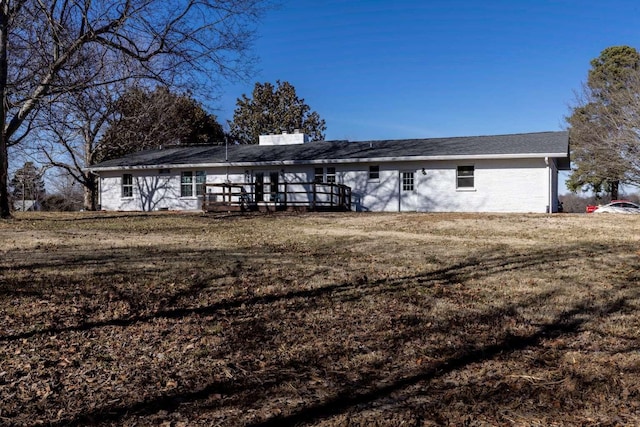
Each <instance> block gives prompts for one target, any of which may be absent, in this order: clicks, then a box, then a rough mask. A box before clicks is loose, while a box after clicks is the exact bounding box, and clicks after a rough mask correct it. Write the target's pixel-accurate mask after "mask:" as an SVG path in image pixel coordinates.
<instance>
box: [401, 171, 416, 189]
mask: <svg viewBox="0 0 640 427" xmlns="http://www.w3.org/2000/svg"><path fill="white" fill-rule="evenodd" d="M413 189H414V186H413V172H402V191H413Z"/></svg>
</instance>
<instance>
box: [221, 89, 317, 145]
mask: <svg viewBox="0 0 640 427" xmlns="http://www.w3.org/2000/svg"><path fill="white" fill-rule="evenodd" d="M252 96H253V98H249V97H247V96H246V95H244V94H243V95H242V97H241V98H239V99H238V100H237V102H236V109H235V111H234V113H233V121H232V122H229V126H230V128H231V136H232V138H233V139H234V140H235V141H236V142H239V143H241V144H257V143H258V139H259V136H260V135H267V134H278V133H282V132H290V133H293V132H294V131H295V130H300V131H301V132H304V133H305V134H307V135H309V137H310V139H311V140H312V141H320V140H323V139H324V131H325V130H326V129H327V126H326V124H325V121H324V119H321V118H320V115H319V114H318V113H317V112H315V111H311V107H309V106H308V105H307V104H306V103H305V102H304V99H301V98H298V95H297V94H296V90H295V88H294V87H293V85H291V83H288V82H280V81H279V80H278V81H277V82H276V86H273V85H272V84H271V83H264V84H262V83H256V85H255V87H254V89H253V94H252Z"/></svg>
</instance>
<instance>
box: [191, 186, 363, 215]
mask: <svg viewBox="0 0 640 427" xmlns="http://www.w3.org/2000/svg"><path fill="white" fill-rule="evenodd" d="M256 190H257V191H256ZM202 210H203V211H204V212H252V211H260V212H277V211H350V210H351V188H350V187H348V186H346V185H342V184H336V183H326V182H322V183H321V182H295V183H286V182H283V183H278V184H275V185H274V186H272V185H270V184H265V185H260V186H258V185H256V184H255V183H229V184H226V183H224V184H205V195H204V198H203V201H202Z"/></svg>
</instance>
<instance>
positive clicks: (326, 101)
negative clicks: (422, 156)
mask: <svg viewBox="0 0 640 427" xmlns="http://www.w3.org/2000/svg"><path fill="white" fill-rule="evenodd" d="M621 44H628V45H631V46H634V47H636V48H640V2H637V1H617V0H610V1H608V2H605V1H592V0H557V1H551V0H521V1H516V0H477V1H472V0H436V1H428V0H424V1H410V0H395V1H391V0H384V1H378V0H368V1H337V0H334V1H319V0H315V1H312V0H295V1H294V0H281V5H280V7H279V8H277V9H275V10H272V11H270V12H268V13H267V15H266V16H265V17H264V19H263V21H262V22H261V24H260V25H259V27H258V40H257V43H256V45H255V52H256V53H257V54H258V56H259V57H260V62H259V64H258V68H259V72H258V74H257V75H256V77H255V79H254V80H253V81H252V82H248V83H246V84H241V85H228V86H226V87H224V88H223V89H224V93H223V96H222V98H221V99H220V101H219V105H218V106H219V108H220V110H218V111H217V112H216V113H217V114H218V116H219V119H220V121H223V122H226V120H227V119H231V118H232V116H233V109H234V107H235V102H236V99H237V98H238V97H240V96H241V95H242V94H243V93H246V94H247V95H250V94H251V91H252V89H253V85H254V83H255V82H256V81H260V82H267V81H268V82H272V83H275V81H276V80H278V79H279V80H282V81H288V82H290V83H291V84H293V86H294V87H295V88H296V92H297V94H298V96H299V97H301V98H304V99H305V101H306V102H307V104H309V105H310V107H311V109H312V110H315V111H317V112H318V113H319V114H320V115H321V117H323V118H324V119H325V120H326V122H327V131H326V137H327V139H349V140H354V141H357V140H370V139H401V138H423V137H424V138H426V137H439V136H461V135H486V134H502V133H517V132H536V131H547V130H560V129H562V128H563V127H564V121H563V117H564V116H565V115H566V114H567V112H568V105H569V104H570V103H571V102H573V100H574V91H575V90H577V89H579V88H580V84H581V82H582V81H584V80H585V78H586V74H587V71H588V69H589V61H590V60H591V59H593V58H595V57H597V56H598V55H599V54H600V52H601V51H602V50H603V49H604V48H606V47H608V46H613V45H621Z"/></svg>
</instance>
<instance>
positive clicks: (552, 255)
mask: <svg viewBox="0 0 640 427" xmlns="http://www.w3.org/2000/svg"><path fill="white" fill-rule="evenodd" d="M597 249H598V250H599V251H600V252H602V249H603V248H601V247H599V248H597ZM627 249H628V248H621V247H616V248H609V250H610V251H611V252H617V251H621V250H627ZM592 250H594V248H591V247H584V246H577V245H576V246H572V247H564V248H558V249H557V250H554V251H537V252H530V253H528V254H521V255H516V256H513V257H505V256H503V255H502V254H497V253H490V252H487V253H484V254H476V255H475V256H472V257H469V258H467V259H466V260H464V261H462V262H460V263H456V264H453V265H451V266H448V267H445V268H442V269H438V270H435V271H431V272H428V273H423V274H416V275H413V276H406V277H401V278H398V279H381V280H376V281H368V282H345V283H339V284H332V285H326V286H322V287H318V288H312V289H303V290H296V291H290V292H284V293H275V294H270V295H264V296H254V297H243V298H235V299H232V300H228V301H220V302H219V303H216V304H210V305H208V306H206V307H184V308H171V309H166V310H158V311H156V312H154V313H151V314H148V315H144V316H131V317H127V318H123V319H110V320H107V321H103V322H85V323H82V324H79V325H76V326H72V327H67V328H58V329H56V328H52V329H49V330H42V331H31V332H28V333H25V334H18V335H14V336H5V337H3V338H0V341H9V340H17V339H24V338H28V337H30V336H33V335H35V334H46V333H60V332H66V331H85V330H89V329H93V328H99V327H103V326H121V327H126V326H129V325H132V324H134V323H137V322H148V321H152V320H153V319H156V318H183V317H187V316H190V315H194V314H196V315H200V314H202V315H207V316H216V315H219V314H220V313H221V312H224V315H227V316H228V315H234V314H236V313H240V312H242V313H247V312H251V311H252V310H254V309H255V308H256V307H257V306H262V305H264V306H269V305H270V304H274V303H278V302H282V301H288V302H290V304H289V303H288V304H287V309H288V310H290V311H296V310H304V309H305V307H306V304H307V301H308V300H314V299H317V298H328V299H330V300H331V301H333V302H338V301H353V300H354V299H358V298H362V297H364V296H366V295H371V294H393V293H395V292H397V291H398V289H399V288H402V287H410V286H426V287H429V286H434V285H442V286H446V285H452V284H457V283H464V282H465V281H466V280H469V279H471V278H473V279H479V278H482V277H487V276H491V275H495V274H500V273H502V272H508V271H514V270H518V269H525V268H531V267H537V268H539V269H540V270H544V269H549V270H553V269H555V268H557V267H556V266H553V265H551V264H552V263H553V262H558V261H562V260H570V259H571V258H572V257H579V256H585V254H586V253H588V252H589V251H592ZM480 266H481V267H480ZM552 296H553V292H548V293H542V294H539V295H537V296H536V297H534V298H531V299H524V300H519V301H518V300H517V301H513V302H511V303H508V304H504V305H502V306H500V307H498V308H496V309H495V310H493V311H491V310H490V311H487V312H485V313H482V314H480V316H479V319H478V321H480V322H487V323H491V322H498V323H500V322H503V321H504V316H505V314H513V313H514V312H515V311H517V309H518V308H525V307H534V306H536V304H542V303H543V302H544V301H543V300H546V299H549V298H551V297H552ZM608 299H609V298H607V296H606V295H600V296H598V298H596V299H595V302H598V301H600V300H602V301H605V302H604V303H601V304H600V305H598V304H594V299H593V297H591V298H589V299H585V300H583V301H581V302H578V303H576V304H574V306H573V308H572V309H570V310H566V311H564V312H562V313H560V314H559V315H558V316H557V317H556V318H555V319H554V320H552V321H550V322H547V323H544V324H540V325H536V326H535V328H536V330H535V332H533V333H529V334H522V335H506V336H496V337H495V340H494V341H493V343H484V345H483V344H477V345H472V346H467V347H465V348H463V349H460V350H458V351H457V352H455V353H454V354H451V355H449V356H448V357H447V358H446V359H445V360H442V361H439V362H435V363H431V364H425V365H424V368H423V369H421V370H419V371H417V372H411V373H409V374H406V373H404V374H403V373H402V372H395V373H392V377H389V378H380V377H379V376H373V377H367V376H364V377H363V378H361V379H360V380H359V381H356V382H352V383H346V382H345V383H342V384H341V385H340V387H339V389H338V391H337V392H336V393H335V394H334V395H332V396H330V397H329V398H327V399H325V400H323V401H321V402H315V403H312V404H307V405H305V406H304V407H302V408H301V409H298V410H293V411H292V412H290V413H288V414H286V415H284V416H276V417H273V418H270V419H267V420H263V421H259V422H255V423H253V424H251V425H252V426H254V427H258V426H272V425H273V426H276V425H278V426H280V425H284V426H287V425H298V424H305V423H313V422H315V421H319V420H322V419H326V418H329V417H332V416H335V415H338V414H343V413H345V412H347V411H349V410H351V409H353V408H356V407H359V406H361V405H369V404H371V403H372V402H375V401H379V400H381V399H387V398H393V397H392V396H393V395H394V394H396V393H399V392H402V391H403V390H406V389H408V388H410V387H412V386H415V385H417V384H424V383H429V382H430V381H433V380H435V379H438V378H441V377H443V376H445V375H447V374H449V373H451V372H454V371H457V370H461V369H463V368H465V367H467V366H469V365H470V364H473V363H477V362H482V361H487V360H491V359H493V358H495V357H497V356H498V355H505V354H511V353H515V352H519V351H522V350H524V349H527V348H531V347H536V346H539V345H540V344H541V342H542V341H543V340H546V339H550V338H554V337H560V336H572V335H574V334H576V333H578V332H579V331H580V330H581V327H582V326H583V325H584V324H585V323H586V322H588V321H590V320H591V319H592V318H593V317H594V316H596V315H599V316H608V315H611V314H613V313H617V312H620V311H621V310H624V309H625V308H626V299H625V298H616V299H614V300H613V301H610V302H606V301H608ZM252 322H253V323H251V324H250V325H258V324H259V323H260V322H261V319H260V318H255V319H254V320H252ZM419 322H420V321H418V323H416V324H415V325H414V326H415V330H416V331H417V330H419V329H420V326H421V325H420V323H419ZM250 327H253V326H250ZM410 329H411V328H410ZM407 334H409V335H404V336H402V335H401V336H399V337H398V340H399V341H398V342H397V345H402V344H403V342H406V341H409V340H410V339H411V336H410V334H411V331H409V332H407ZM243 337H244V335H242V334H239V335H238V336H237V338H236V340H237V342H235V343H234V345H235V346H236V347H241V346H246V347H247V348H246V351H247V352H251V351H252V348H251V345H249V343H246V342H244V338H243ZM254 345H257V343H254ZM294 364H295V365H296V366H297V367H306V368H312V367H313V364H314V361H311V360H298V361H297V362H294ZM293 368H295V366H294V367H293ZM289 372H290V370H283V371H281V372H275V375H271V376H269V377H268V378H267V377H263V378H261V379H259V381H258V383H252V382H250V381H249V382H247V381H238V382H234V383H230V382H216V381H213V382H210V383H209V384H208V385H206V386H204V387H202V388H200V389H198V390H195V391H191V392H187V391H182V392H180V391H178V392H175V393H168V394H164V395H160V396H157V397H155V398H148V399H146V400H144V401H140V402H136V403H133V404H127V405H122V406H109V407H101V408H98V409H96V410H94V411H91V412H89V413H84V414H79V415H78V416H76V417H73V418H67V419H65V420H62V421H59V422H57V423H54V424H52V425H59V426H62V425H85V424H89V423H101V422H107V423H109V422H118V421H121V420H123V419H125V418H128V417H131V416H146V415H150V414H154V413H156V412H158V411H160V410H173V409H175V408H177V407H179V406H180V405H183V404H187V403H193V402H201V401H204V400H206V399H209V398H210V397H211V395H214V394H223V395H227V396H229V395H231V396H232V395H238V394H242V393H253V394H252V397H253V398H255V399H254V401H260V400H261V399H266V396H267V395H268V394H269V393H270V392H271V391H272V390H273V389H275V388H276V387H278V386H280V385H282V384H283V383H284V382H286V381H288V380H290V379H292V378H293V377H294V374H290V373H289ZM271 374H274V373H273V372H272V373H271ZM394 376H395V378H394ZM381 380H384V381H381ZM381 383H384V384H382V385H381ZM252 388H256V391H253V392H251V391H250V390H251V389H252ZM221 405H224V404H223V403H221Z"/></svg>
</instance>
